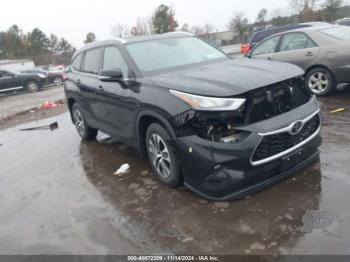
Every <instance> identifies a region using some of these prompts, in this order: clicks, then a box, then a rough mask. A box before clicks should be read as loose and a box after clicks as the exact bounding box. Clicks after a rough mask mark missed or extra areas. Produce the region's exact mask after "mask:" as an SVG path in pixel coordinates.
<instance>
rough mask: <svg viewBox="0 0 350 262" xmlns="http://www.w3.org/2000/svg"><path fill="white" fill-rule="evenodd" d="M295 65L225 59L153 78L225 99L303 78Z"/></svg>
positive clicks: (173, 86) (192, 91)
mask: <svg viewBox="0 0 350 262" xmlns="http://www.w3.org/2000/svg"><path fill="white" fill-rule="evenodd" d="M303 73H304V72H303V70H302V69H301V68H299V67H297V66H295V65H292V64H287V63H281V62H274V61H266V60H258V59H248V58H237V59H233V60H231V59H228V60H225V61H219V62H214V63H210V64H206V65H199V66H194V67H191V68H186V69H181V70H176V71H172V72H167V73H162V74H158V75H155V76H152V77H151V79H152V81H153V82H154V83H155V84H156V85H158V86H162V87H165V88H169V89H174V90H177V91H182V92H187V93H191V94H197V95H203V96H216V97H226V96H235V95H240V94H243V93H245V92H247V91H250V90H253V89H256V88H259V87H264V86H267V85H271V84H273V83H277V82H280V81H283V80H287V79H290V78H293V77H296V76H301V75H303Z"/></svg>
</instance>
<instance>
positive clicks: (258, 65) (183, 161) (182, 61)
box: [64, 32, 321, 200]
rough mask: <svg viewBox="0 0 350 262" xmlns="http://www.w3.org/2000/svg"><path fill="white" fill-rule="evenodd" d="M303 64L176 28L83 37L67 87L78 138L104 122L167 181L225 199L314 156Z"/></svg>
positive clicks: (315, 119)
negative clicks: (251, 54)
mask: <svg viewBox="0 0 350 262" xmlns="http://www.w3.org/2000/svg"><path fill="white" fill-rule="evenodd" d="M303 73H304V72H303V70H302V69H300V68H299V67H297V66H295V65H292V64H288V63H277V62H269V61H263V60H258V59H256V60H250V59H245V58H237V59H232V58H230V57H228V56H227V55H226V54H225V53H223V52H222V51H220V50H218V49H216V48H214V47H213V46H211V45H209V44H207V43H206V42H204V41H203V40H200V39H198V38H196V37H193V36H192V35H190V34H187V33H180V32H177V33H168V34H163V35H154V36H147V37H140V38H137V37H135V38H132V39H126V40H124V39H120V40H109V41H101V42H94V43H91V44H88V45H86V46H85V47H83V48H82V49H80V50H78V51H77V53H76V54H75V55H74V56H73V60H72V65H71V67H70V70H69V72H68V80H67V81H66V82H65V83H64V86H65V93H66V98H67V103H68V107H69V110H70V113H71V118H72V122H73V123H74V124H75V126H76V129H77V132H78V134H79V135H80V136H81V137H82V138H83V139H95V137H96V135H97V132H98V130H101V131H103V132H104V133H107V134H109V135H111V136H113V137H114V138H115V139H117V140H119V141H123V142H124V143H126V144H129V145H131V146H134V147H136V148H138V150H139V152H140V155H141V156H144V157H148V159H149V162H150V165H151V166H152V168H153V170H154V174H155V175H156V176H157V177H158V178H159V179H160V181H162V182H163V183H164V184H166V185H168V186H171V187H176V186H178V185H181V184H182V181H183V182H184V184H185V185H186V186H187V187H188V188H189V189H191V190H192V191H193V192H195V193H197V194H199V195H201V196H203V197H206V198H208V199H213V200H226V199H237V198H241V197H244V196H246V195H249V194H252V193H253V192H256V191H258V190H261V189H263V188H265V187H266V186H268V185H272V184H274V183H276V182H277V181H281V180H282V179H285V178H286V177H288V176H291V175H293V174H294V173H295V172H297V171H299V170H302V169H303V168H305V167H306V166H308V165H310V164H311V163H312V162H314V161H316V160H317V159H318V154H319V153H318V147H319V145H320V143H321V138H320V129H321V119H320V108H319V105H318V103H317V100H316V99H315V97H314V96H311V95H310V93H309V92H308V91H307V90H306V88H305V87H304V86H303V85H302V79H301V77H302V76H303Z"/></svg>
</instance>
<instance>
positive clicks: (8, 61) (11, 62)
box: [0, 59, 33, 65]
mask: <svg viewBox="0 0 350 262" xmlns="http://www.w3.org/2000/svg"><path fill="white" fill-rule="evenodd" d="M24 62H33V61H32V60H29V59H22V60H8V59H5V60H0V65H9V64H17V63H24Z"/></svg>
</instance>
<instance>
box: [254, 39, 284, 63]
mask: <svg viewBox="0 0 350 262" xmlns="http://www.w3.org/2000/svg"><path fill="white" fill-rule="evenodd" d="M280 39H281V36H279V35H278V36H273V37H270V38H268V39H266V40H265V41H263V42H261V43H260V44H259V45H258V46H256V47H255V48H254V49H253V51H252V52H251V54H250V57H252V58H259V59H268V60H274V58H275V52H276V50H277V48H278V46H279V43H280Z"/></svg>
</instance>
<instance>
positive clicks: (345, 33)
mask: <svg viewBox="0 0 350 262" xmlns="http://www.w3.org/2000/svg"><path fill="white" fill-rule="evenodd" d="M321 32H323V33H325V34H327V35H330V36H333V37H335V38H338V39H341V40H350V27H348V26H336V27H331V28H327V29H323V30H321Z"/></svg>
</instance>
